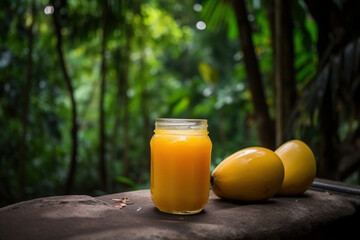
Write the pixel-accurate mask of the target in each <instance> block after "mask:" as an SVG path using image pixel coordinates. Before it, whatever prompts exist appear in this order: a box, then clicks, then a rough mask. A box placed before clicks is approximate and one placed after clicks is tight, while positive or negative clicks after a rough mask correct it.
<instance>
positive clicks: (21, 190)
mask: <svg viewBox="0 0 360 240" xmlns="http://www.w3.org/2000/svg"><path fill="white" fill-rule="evenodd" d="M30 8H31V16H32V21H31V23H30V25H29V28H28V30H27V33H28V39H29V42H28V50H29V51H28V56H27V66H26V86H25V92H24V104H23V106H24V111H23V115H22V127H23V129H22V130H23V131H22V136H21V146H20V159H19V169H18V170H19V172H18V178H19V180H18V181H19V186H18V187H19V199H22V198H23V196H24V189H25V182H26V177H25V164H26V160H27V143H26V136H27V132H28V131H27V129H28V115H29V109H30V96H31V94H30V93H31V82H32V66H33V59H32V51H33V39H34V34H33V26H34V21H35V4H34V1H33V0H32V1H31V3H30Z"/></svg>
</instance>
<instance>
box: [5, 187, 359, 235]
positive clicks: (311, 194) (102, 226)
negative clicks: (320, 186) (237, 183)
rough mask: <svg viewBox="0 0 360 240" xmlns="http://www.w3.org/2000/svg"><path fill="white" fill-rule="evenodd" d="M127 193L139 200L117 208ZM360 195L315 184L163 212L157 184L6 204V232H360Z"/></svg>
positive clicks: (118, 233)
mask: <svg viewBox="0 0 360 240" xmlns="http://www.w3.org/2000/svg"><path fill="white" fill-rule="evenodd" d="M123 197H127V198H129V201H131V202H132V203H133V204H131V205H127V206H125V207H123V208H121V209H119V208H117V207H115V206H116V205H119V203H117V202H115V201H113V200H112V199H115V198H117V199H119V198H123ZM184 197H186V196H184ZM359 201H360V199H359V197H358V196H353V197H347V196H342V195H338V194H334V193H330V192H328V191H324V192H321V191H314V190H308V191H307V192H306V194H305V195H304V196H302V197H298V198H289V197H275V198H272V199H270V200H268V201H266V202H262V203H256V204H247V203H239V202H228V201H223V200H220V199H218V198H217V197H216V196H214V195H213V194H211V196H210V199H209V203H208V204H207V206H206V207H205V210H204V211H202V212H201V213H199V214H197V215H191V216H181V215H170V214H165V213H162V212H160V211H158V210H157V209H156V208H155V207H154V204H153V202H152V201H151V197H150V191H149V190H140V191H133V192H124V193H118V194H112V195H106V196H102V197H97V198H93V197H89V196H74V195H73V196H57V197H48V198H39V199H34V200H30V201H26V202H21V203H17V204H13V205H9V206H7V207H4V208H1V209H0V239H4V240H5V239H11V240H16V239H38V240H41V239H303V238H304V239H309V238H310V239H336V238H337V237H339V236H345V235H344V234H346V235H347V234H359V229H358V228H359V226H360V225H359V222H357V221H359V205H360V204H359ZM358 236H359V235H358Z"/></svg>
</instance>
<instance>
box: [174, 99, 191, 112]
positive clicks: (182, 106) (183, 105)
mask: <svg viewBox="0 0 360 240" xmlns="http://www.w3.org/2000/svg"><path fill="white" fill-rule="evenodd" d="M189 104H190V99H189V98H188V97H183V98H182V99H181V100H180V102H178V103H177V104H176V105H175V107H174V108H173V111H172V112H173V114H174V115H179V114H181V113H183V112H185V110H186V109H187V108H188V107H189Z"/></svg>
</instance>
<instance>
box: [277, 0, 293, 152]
mask: <svg viewBox="0 0 360 240" xmlns="http://www.w3.org/2000/svg"><path fill="white" fill-rule="evenodd" d="M274 3H275V7H274V9H275V29H274V30H275V36H274V40H275V41H274V49H275V51H274V65H275V72H274V76H275V106H276V122H275V130H276V134H275V135H276V146H277V147H278V146H280V145H281V144H282V143H284V141H285V140H286V136H285V134H286V129H287V126H288V120H289V116H290V113H291V110H292V108H293V106H294V104H295V100H296V87H295V77H294V45H293V19H292V11H293V6H292V2H291V1H288V0H275V1H274Z"/></svg>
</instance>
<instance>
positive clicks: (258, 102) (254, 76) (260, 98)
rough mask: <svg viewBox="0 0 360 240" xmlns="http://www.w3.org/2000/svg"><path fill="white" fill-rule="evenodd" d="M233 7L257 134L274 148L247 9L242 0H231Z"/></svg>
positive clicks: (270, 122)
mask: <svg viewBox="0 0 360 240" xmlns="http://www.w3.org/2000/svg"><path fill="white" fill-rule="evenodd" d="M233 7H234V10H235V15H236V18H237V25H238V29H239V33H240V43H241V47H242V50H243V52H244V61H245V70H246V75H247V80H248V85H249V89H250V92H251V94H252V101H253V104H254V110H255V121H256V127H257V134H258V137H259V140H260V143H261V145H262V146H264V147H267V148H270V149H274V148H275V133H274V126H273V124H272V121H271V118H270V115H269V111H268V106H267V104H266V101H265V94H264V88H263V84H262V80H261V74H260V71H259V65H258V61H257V59H256V55H255V51H254V44H253V41H252V38H251V36H252V31H251V28H250V24H249V21H248V19H247V16H248V14H247V10H246V6H245V2H244V0H233Z"/></svg>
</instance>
